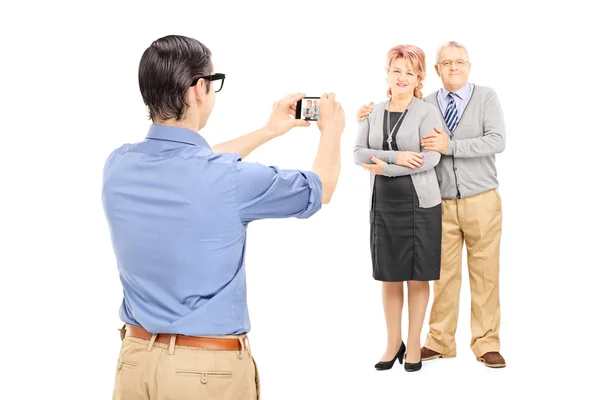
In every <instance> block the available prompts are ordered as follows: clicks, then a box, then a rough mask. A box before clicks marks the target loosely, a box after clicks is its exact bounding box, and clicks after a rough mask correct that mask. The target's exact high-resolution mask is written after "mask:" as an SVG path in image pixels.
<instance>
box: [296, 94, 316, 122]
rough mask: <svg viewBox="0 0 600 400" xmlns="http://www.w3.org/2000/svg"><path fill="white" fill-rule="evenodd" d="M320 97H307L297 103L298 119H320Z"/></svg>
mask: <svg viewBox="0 0 600 400" xmlns="http://www.w3.org/2000/svg"><path fill="white" fill-rule="evenodd" d="M319 100H320V98H319V97H305V98H303V99H302V100H299V101H298V103H296V119H304V120H307V121H316V120H318V119H319V115H320V112H319Z"/></svg>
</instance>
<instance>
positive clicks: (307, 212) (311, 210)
mask: <svg viewBox="0 0 600 400" xmlns="http://www.w3.org/2000/svg"><path fill="white" fill-rule="evenodd" d="M300 173H301V174H302V175H303V176H304V178H306V181H307V182H308V190H309V195H308V205H307V206H306V208H305V209H304V211H302V212H301V213H300V214H298V215H296V218H299V219H306V218H309V217H312V216H313V215H315V213H316V212H317V211H319V210H320V209H321V206H322V205H323V183H322V182H321V178H319V176H318V175H317V174H315V173H314V172H312V171H300Z"/></svg>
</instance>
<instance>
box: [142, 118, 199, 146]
mask: <svg viewBox="0 0 600 400" xmlns="http://www.w3.org/2000/svg"><path fill="white" fill-rule="evenodd" d="M146 138H147V139H156V140H168V141H170V142H180V143H187V144H191V145H192V146H200V147H206V148H207V149H210V145H209V144H208V142H207V141H206V140H205V139H204V138H203V137H202V136H200V134H198V133H196V132H194V131H192V130H190V129H187V128H178V127H175V126H166V125H157V124H152V125H150V129H148V134H147V135H146Z"/></svg>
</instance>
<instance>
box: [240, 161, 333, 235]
mask: <svg viewBox="0 0 600 400" xmlns="http://www.w3.org/2000/svg"><path fill="white" fill-rule="evenodd" d="M322 198H323V185H322V183H321V180H320V179H319V177H318V176H317V175H316V174H315V173H313V172H310V171H298V170H285V169H279V168H277V167H268V166H264V165H261V164H258V163H248V162H243V161H240V162H238V163H237V175H236V202H237V205H238V211H239V215H240V220H241V221H242V222H243V223H248V222H250V221H254V220H257V219H267V218H289V217H294V218H309V217H311V216H312V215H314V214H315V213H316V212H317V211H319V210H320V209H321V205H322Z"/></svg>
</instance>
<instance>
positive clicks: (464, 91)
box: [442, 82, 470, 100]
mask: <svg viewBox="0 0 600 400" xmlns="http://www.w3.org/2000/svg"><path fill="white" fill-rule="evenodd" d="M469 90H470V83H468V82H467V84H466V85H465V86H463V87H461V88H460V89H458V90H457V91H456V92H454V94H455V95H456V96H457V97H458V98H459V99H461V100H464V99H466V98H467V96H468V95H469ZM448 93H450V91H449V90H448V89H446V88H445V87H443V88H442V99H445V98H446V97H448Z"/></svg>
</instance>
